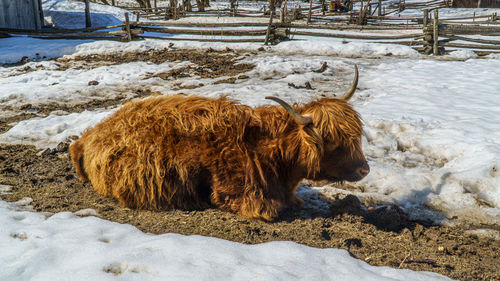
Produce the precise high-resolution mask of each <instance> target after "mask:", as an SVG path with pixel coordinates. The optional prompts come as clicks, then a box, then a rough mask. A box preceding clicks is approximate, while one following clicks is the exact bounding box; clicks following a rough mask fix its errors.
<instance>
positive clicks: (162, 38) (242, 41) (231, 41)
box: [139, 36, 264, 43]
mask: <svg viewBox="0 0 500 281" xmlns="http://www.w3.org/2000/svg"><path fill="white" fill-rule="evenodd" d="M139 37H142V38H148V39H159V40H169V41H197V42H226V43H245V42H263V41H264V39H263V38H258V39H257V38H246V39H223V38H221V39H218V38H172V37H156V36H139Z"/></svg>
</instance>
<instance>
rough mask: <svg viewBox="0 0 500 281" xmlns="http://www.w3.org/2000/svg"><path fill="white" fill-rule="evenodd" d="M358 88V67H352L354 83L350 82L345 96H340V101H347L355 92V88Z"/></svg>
mask: <svg viewBox="0 0 500 281" xmlns="http://www.w3.org/2000/svg"><path fill="white" fill-rule="evenodd" d="M357 86H358V66H357V65H354V81H352V84H351V87H350V88H349V90H347V92H345V94H344V95H343V96H342V98H341V99H343V100H349V99H350V98H351V97H352V96H353V95H354V92H356V87H357Z"/></svg>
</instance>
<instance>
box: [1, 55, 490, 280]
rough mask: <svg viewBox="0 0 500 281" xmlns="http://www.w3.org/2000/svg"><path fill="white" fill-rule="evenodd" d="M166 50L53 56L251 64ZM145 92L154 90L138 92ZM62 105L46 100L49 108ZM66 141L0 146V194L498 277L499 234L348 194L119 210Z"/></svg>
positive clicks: (224, 71) (172, 227)
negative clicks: (280, 202) (251, 215)
mask: <svg viewBox="0 0 500 281" xmlns="http://www.w3.org/2000/svg"><path fill="white" fill-rule="evenodd" d="M165 53H167V52H165ZM168 53H169V56H170V57H168V56H167V55H165V54H164V53H163V54H160V53H157V52H155V51H150V52H144V53H140V54H135V53H134V54H121V55H107V56H87V57H81V58H77V59H75V60H71V61H69V60H58V62H60V63H61V67H62V68H64V67H74V65H76V64H78V65H79V67H95V66H96V65H103V64H114V63H123V62H127V61H134V60H151V61H153V62H155V63H160V62H162V61H166V60H171V61H175V60H190V61H192V62H196V63H197V64H198V65H199V66H200V67H201V68H199V67H191V68H189V69H186V70H185V71H184V72H180V73H178V72H175V73H165V74H164V76H165V77H164V78H163V77H162V79H169V77H170V76H175V75H196V76H204V75H206V76H207V77H212V78H217V77H220V76H232V77H234V79H242V78H241V77H240V78H238V77H239V76H241V75H242V73H244V72H246V71H248V70H250V69H251V68H252V67H253V65H247V64H244V65H238V63H237V62H238V59H237V57H238V56H237V55H236V54H232V53H231V51H230V50H228V52H213V51H210V52H205V51H204V52H195V53H192V52H190V53H189V54H188V53H183V52H182V51H173V52H168ZM162 56H163V58H162ZM240 57H241V56H240ZM147 94H154V93H150V92H146V93H145V94H144V93H141V94H140V95H147ZM120 102H122V101H121V100H119V99H117V100H114V101H107V103H110V104H119V103H120ZM63 106H64V105H53V108H54V109H57V108H58V107H63ZM87 106H88V107H94V106H96V105H95V104H87ZM97 106H99V105H97ZM46 107H47V108H49V107H50V106H46ZM84 108H85V106H84V105H77V106H75V107H74V108H65V110H66V111H69V112H72V111H74V112H79V111H81V110H83V109H84ZM49 111H50V109H47V112H49ZM42 112H43V111H42ZM31 117H32V116H31V115H29V114H24V113H23V114H19V115H18V116H17V117H10V119H2V120H0V133H1V132H2V131H5V130H7V129H8V127H10V125H9V124H10V123H11V122H14V121H19V120H23V119H27V118H31ZM67 146H68V143H63V144H60V145H59V146H58V147H57V148H56V149H52V150H50V149H49V150H45V151H40V150H38V149H36V148H35V147H33V146H26V145H6V144H1V145H0V185H4V186H8V187H9V188H7V189H11V190H9V191H8V192H0V198H2V199H3V200H6V201H10V202H16V201H18V200H21V199H23V198H25V197H30V198H32V199H33V201H32V202H31V204H30V205H31V206H32V207H33V209H34V210H35V211H39V212H46V213H47V215H50V214H51V213H56V212H61V211H70V212H76V211H79V210H82V209H88V208H91V209H94V210H95V211H97V213H98V216H99V217H101V218H103V219H107V220H111V221H115V222H119V223H127V224H131V225H134V226H136V227H137V228H139V229H141V230H142V231H145V232H150V233H168V232H174V233H180V234H185V235H191V234H199V235H204V236H212V237H218V238H222V239H226V240H231V241H236V242H242V243H248V244H255V243H262V242H268V241H276V240H286V241H294V242H297V243H300V244H304V245H308V246H312V247H319V248H341V249H346V250H347V251H349V253H350V254H351V255H352V256H353V257H356V258H358V259H361V260H364V261H366V262H368V263H369V264H371V265H384V266H390V267H394V268H407V269H412V270H419V271H423V270H425V271H433V272H437V273H440V274H444V275H446V276H449V277H451V278H454V279H460V280H500V261H499V260H500V240H495V239H493V238H486V237H478V236H476V235H473V234H470V233H468V232H467V230H468V229H466V228H465V227H464V226H462V227H446V226H432V225H429V224H427V223H425V222H418V221H409V220H408V218H407V216H406V215H405V214H404V212H402V211H401V209H399V208H397V207H395V206H382V207H377V206H364V205H363V204H362V203H361V202H359V200H357V198H356V197H352V196H347V197H344V198H342V197H339V198H334V199H326V198H321V196H320V198H319V200H322V201H324V203H325V204H326V205H327V206H328V205H329V206H330V208H327V209H326V211H325V210H322V211H318V210H317V209H316V208H315V207H314V206H315V204H316V203H314V202H311V201H310V199H308V198H304V199H305V205H304V207H303V208H302V209H300V210H287V211H285V212H283V213H282V214H281V215H280V217H279V219H278V220H277V221H276V222H273V223H265V222H260V221H253V220H247V219H243V218H240V217H238V216H236V215H234V214H230V213H226V212H222V211H219V210H217V209H206V210H197V211H182V210H170V211H157V212H153V211H147V210H134V209H129V208H124V207H122V206H120V205H119V204H118V203H117V202H116V201H115V200H114V199H112V198H105V197H103V196H101V195H99V194H97V193H96V192H94V191H93V189H92V186H91V185H90V184H89V183H82V182H81V181H79V180H78V179H77V178H76V177H75V174H74V170H73V167H72V166H71V164H70V162H69V160H68V154H67ZM304 188H306V189H307V187H304ZM315 200H317V198H316V199H315Z"/></svg>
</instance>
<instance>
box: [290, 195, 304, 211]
mask: <svg viewBox="0 0 500 281" xmlns="http://www.w3.org/2000/svg"><path fill="white" fill-rule="evenodd" d="M302 205H304V200H302V198H300V197H299V196H297V194H295V192H293V193H291V194H290V195H289V197H288V206H290V207H291V208H295V209H300V208H301V207H302Z"/></svg>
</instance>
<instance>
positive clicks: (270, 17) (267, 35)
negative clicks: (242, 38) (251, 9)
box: [264, 0, 274, 45]
mask: <svg viewBox="0 0 500 281" xmlns="http://www.w3.org/2000/svg"><path fill="white" fill-rule="evenodd" d="M271 1H272V0H271ZM269 14H270V16H269V25H268V26H267V30H266V40H265V41H264V45H267V43H268V42H269V35H270V34H271V26H272V25H273V15H274V11H273V10H269Z"/></svg>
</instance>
